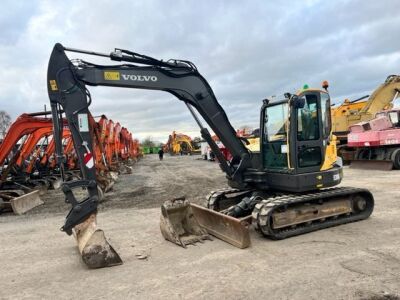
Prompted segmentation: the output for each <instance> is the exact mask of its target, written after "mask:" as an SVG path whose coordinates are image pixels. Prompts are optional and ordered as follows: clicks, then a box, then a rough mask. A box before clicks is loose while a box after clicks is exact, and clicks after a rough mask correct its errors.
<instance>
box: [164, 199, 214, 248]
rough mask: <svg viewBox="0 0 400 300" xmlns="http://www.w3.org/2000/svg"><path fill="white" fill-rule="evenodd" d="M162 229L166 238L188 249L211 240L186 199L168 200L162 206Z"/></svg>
mask: <svg viewBox="0 0 400 300" xmlns="http://www.w3.org/2000/svg"><path fill="white" fill-rule="evenodd" d="M160 229H161V233H162V235H163V236H164V238H165V239H166V240H168V241H170V242H172V243H175V244H177V245H179V246H182V247H184V248H186V246H187V245H191V244H195V243H196V242H201V243H202V242H203V240H211V237H210V236H209V235H208V233H207V231H206V230H205V229H203V228H202V227H200V225H199V223H198V222H197V220H196V218H195V217H194V215H193V212H192V208H191V206H190V204H189V202H188V201H186V200H185V199H184V198H177V199H174V200H168V201H166V202H164V204H163V205H162V206H161V216H160Z"/></svg>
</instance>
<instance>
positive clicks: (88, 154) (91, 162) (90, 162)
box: [82, 141, 94, 169]
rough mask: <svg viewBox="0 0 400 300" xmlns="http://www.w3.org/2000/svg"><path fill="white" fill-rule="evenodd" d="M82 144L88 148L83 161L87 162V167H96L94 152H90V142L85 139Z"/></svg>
mask: <svg viewBox="0 0 400 300" xmlns="http://www.w3.org/2000/svg"><path fill="white" fill-rule="evenodd" d="M82 146H83V147H85V149H86V153H85V154H84V155H83V163H84V164H85V166H86V168H88V169H91V168H93V167H94V159H93V154H92V152H90V150H89V147H88V143H87V142H86V141H83V143H82Z"/></svg>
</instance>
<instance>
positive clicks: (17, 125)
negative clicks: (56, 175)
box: [0, 113, 62, 214]
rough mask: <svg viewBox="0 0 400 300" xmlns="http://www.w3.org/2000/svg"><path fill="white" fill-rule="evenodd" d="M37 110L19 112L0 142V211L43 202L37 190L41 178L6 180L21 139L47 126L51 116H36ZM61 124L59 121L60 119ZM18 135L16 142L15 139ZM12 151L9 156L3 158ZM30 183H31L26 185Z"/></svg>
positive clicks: (20, 209) (19, 210)
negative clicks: (34, 179)
mask: <svg viewBox="0 0 400 300" xmlns="http://www.w3.org/2000/svg"><path fill="white" fill-rule="evenodd" d="M37 115H38V114H36V113H33V114H22V115H21V116H19V117H18V118H17V120H16V121H15V122H14V123H13V124H12V125H11V126H10V128H9V130H8V132H7V134H6V136H5V138H4V140H3V142H2V144H1V145H0V166H2V172H1V179H0V187H1V189H0V211H3V210H9V209H12V210H13V211H14V213H16V214H23V213H25V212H27V211H29V210H31V209H32V208H34V207H36V206H38V205H41V204H43V201H42V200H41V199H40V196H39V190H40V189H41V188H42V186H43V182H42V181H36V182H35V181H31V180H30V181H29V182H22V183H21V182H14V181H9V180H7V177H8V175H9V173H10V171H11V169H12V167H13V166H14V165H15V164H16V162H17V160H18V158H19V156H20V154H21V151H22V150H23V148H24V145H25V142H29V137H33V136H34V135H33V133H34V132H35V131H37V130H42V129H43V128H49V126H51V124H52V123H51V120H50V119H46V118H43V117H37ZM61 124H62V123H61ZM21 139H22V141H21V142H20V144H19V146H18V142H19V141H20V140H21ZM10 155H12V158H11V159H9V160H8V162H7V167H5V165H6V161H7V158H8V157H9V156H10ZM27 184H32V185H33V186H27Z"/></svg>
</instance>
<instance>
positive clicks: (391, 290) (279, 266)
mask: <svg viewBox="0 0 400 300" xmlns="http://www.w3.org/2000/svg"><path fill="white" fill-rule="evenodd" d="M198 158H199V157H198V156H185V157H170V156H168V155H167V156H166V157H165V160H164V161H162V162H160V161H158V159H157V157H156V156H153V155H150V156H146V157H145V158H144V159H143V160H141V161H140V162H138V163H137V164H135V165H134V171H133V174H132V175H121V176H120V178H119V181H118V182H117V183H116V184H115V186H114V190H113V191H111V192H110V193H108V194H106V197H105V199H104V201H103V202H102V203H101V205H100V213H99V215H98V221H99V225H100V227H101V228H102V229H104V230H105V233H106V236H107V237H108V238H109V240H110V242H111V244H112V245H113V247H114V248H115V249H116V250H117V252H118V253H119V254H120V255H121V257H122V259H123V261H124V264H123V265H121V266H117V267H112V268H105V269H97V270H88V269H87V268H86V267H85V265H84V264H83V263H82V262H81V260H80V256H79V253H78V250H77V247H76V243H75V242H74V240H73V238H72V237H69V236H67V235H65V234H63V233H61V232H60V231H59V230H58V228H60V227H61V225H62V223H63V219H64V217H65V215H66V212H67V210H68V206H67V205H66V204H64V203H63V195H62V194H61V193H60V192H59V191H51V192H49V193H48V194H47V195H46V196H45V197H44V201H45V205H43V206H41V207H38V208H35V209H34V210H33V211H31V212H29V213H28V214H26V215H24V216H14V215H10V214H9V215H0V241H1V247H0V267H1V272H0V282H1V287H0V299H43V298H47V299H49V298H50V299H54V298H58V299H82V298H84V299H121V298H122V299H160V298H163V299H165V298H167V297H168V298H169V299H400V251H399V249H400V218H399V216H400V205H399V200H400V189H399V182H400V172H399V171H391V172H383V171H361V170H353V169H349V168H345V172H344V174H345V179H344V181H343V183H342V185H345V186H356V187H366V188H369V189H370V190H371V191H372V192H373V194H374V196H375V201H376V205H375V210H374V213H373V215H372V216H371V217H370V218H369V219H368V220H365V221H362V222H357V223H352V224H347V225H342V226H338V227H334V228H330V229H325V230H323V231H318V232H314V233H309V234H306V235H302V236H298V237H293V238H290V239H287V240H283V241H271V240H267V239H265V238H262V237H261V236H259V235H258V234H257V233H256V232H254V231H252V232H251V238H252V245H251V247H250V248H248V249H245V250H240V249H237V248H234V247H233V246H230V245H229V244H226V243H224V242H222V241H219V240H216V239H214V241H207V242H205V243H204V244H200V245H198V246H191V247H189V248H188V249H183V248H180V247H178V246H176V245H174V244H172V243H169V242H166V241H165V240H164V239H163V238H162V236H161V234H160V231H159V214H160V208H159V206H160V204H161V203H162V202H163V201H164V200H167V199H170V198H172V197H174V196H175V195H178V196H181V195H185V196H186V197H187V199H189V200H190V201H193V202H197V203H201V202H202V201H204V198H205V196H206V195H207V194H208V193H209V191H210V190H213V189H217V188H221V187H225V186H226V182H225V178H224V175H223V173H222V172H221V171H220V170H219V168H218V165H217V164H216V163H211V162H206V161H202V160H199V159H198ZM137 255H144V256H147V259H142V260H140V259H138V257H137Z"/></svg>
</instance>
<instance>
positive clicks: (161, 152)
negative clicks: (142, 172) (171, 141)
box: [158, 148, 164, 160]
mask: <svg viewBox="0 0 400 300" xmlns="http://www.w3.org/2000/svg"><path fill="white" fill-rule="evenodd" d="M163 157H164V150H163V149H162V148H161V149H160V150H159V151H158V158H159V159H160V160H163Z"/></svg>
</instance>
